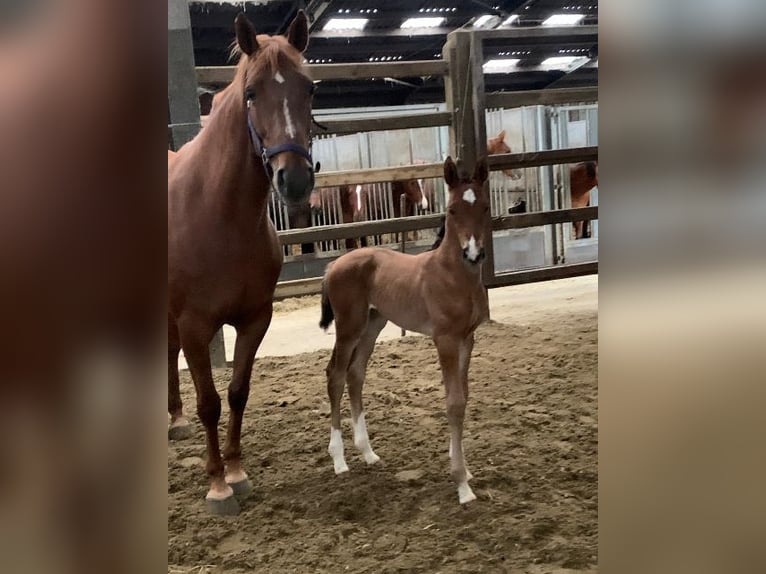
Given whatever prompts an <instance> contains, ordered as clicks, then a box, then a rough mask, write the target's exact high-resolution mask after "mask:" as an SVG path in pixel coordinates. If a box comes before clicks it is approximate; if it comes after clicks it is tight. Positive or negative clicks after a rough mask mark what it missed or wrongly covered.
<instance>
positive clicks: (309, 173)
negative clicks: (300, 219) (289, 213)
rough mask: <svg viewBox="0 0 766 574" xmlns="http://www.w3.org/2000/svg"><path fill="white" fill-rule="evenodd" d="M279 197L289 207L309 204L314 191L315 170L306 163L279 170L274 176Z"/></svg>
mask: <svg viewBox="0 0 766 574" xmlns="http://www.w3.org/2000/svg"><path fill="white" fill-rule="evenodd" d="M274 179H275V185H276V188H277V191H278V192H279V195H281V196H282V198H283V199H284V200H285V202H286V203H287V204H288V205H298V204H303V203H307V202H308V199H309V196H310V195H311V190H312V189H314V168H313V167H311V166H308V165H306V164H305V162H301V163H295V164H291V165H289V166H286V167H281V168H279V169H278V170H277V171H276V173H275V174H274Z"/></svg>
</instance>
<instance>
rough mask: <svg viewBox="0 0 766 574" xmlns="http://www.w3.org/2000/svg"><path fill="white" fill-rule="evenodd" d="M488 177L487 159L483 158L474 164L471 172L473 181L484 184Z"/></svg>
mask: <svg viewBox="0 0 766 574" xmlns="http://www.w3.org/2000/svg"><path fill="white" fill-rule="evenodd" d="M488 177H489V169H488V168H487V158H486V157H483V158H481V159H480V160H479V161H477V162H476V167H475V168H474V170H473V180H474V181H478V182H479V183H484V182H485V181H487V178H488Z"/></svg>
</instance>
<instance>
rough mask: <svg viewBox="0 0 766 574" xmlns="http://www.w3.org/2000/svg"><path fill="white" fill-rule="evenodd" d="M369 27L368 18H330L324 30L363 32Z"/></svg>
mask: <svg viewBox="0 0 766 574" xmlns="http://www.w3.org/2000/svg"><path fill="white" fill-rule="evenodd" d="M366 25H367V18H330V19H329V20H328V21H327V24H325V25H324V28H322V29H323V30H331V31H337V30H363V29H364V27H365V26H366Z"/></svg>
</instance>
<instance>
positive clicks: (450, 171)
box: [444, 156, 460, 187]
mask: <svg viewBox="0 0 766 574" xmlns="http://www.w3.org/2000/svg"><path fill="white" fill-rule="evenodd" d="M444 181H446V182H447V187H457V185H458V184H459V183H460V177H459V176H458V173H457V166H456V165H455V162H454V161H452V157H450V156H447V159H446V160H444Z"/></svg>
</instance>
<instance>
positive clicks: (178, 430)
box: [168, 424, 193, 440]
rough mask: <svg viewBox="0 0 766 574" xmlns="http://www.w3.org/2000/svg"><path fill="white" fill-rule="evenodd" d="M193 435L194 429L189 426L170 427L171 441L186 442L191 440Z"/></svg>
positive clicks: (169, 437)
mask: <svg viewBox="0 0 766 574" xmlns="http://www.w3.org/2000/svg"><path fill="white" fill-rule="evenodd" d="M192 434H193V433H192V427H191V425H189V424H187V425H178V426H174V427H168V439H169V440H186V439H187V438H191V436H192Z"/></svg>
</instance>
